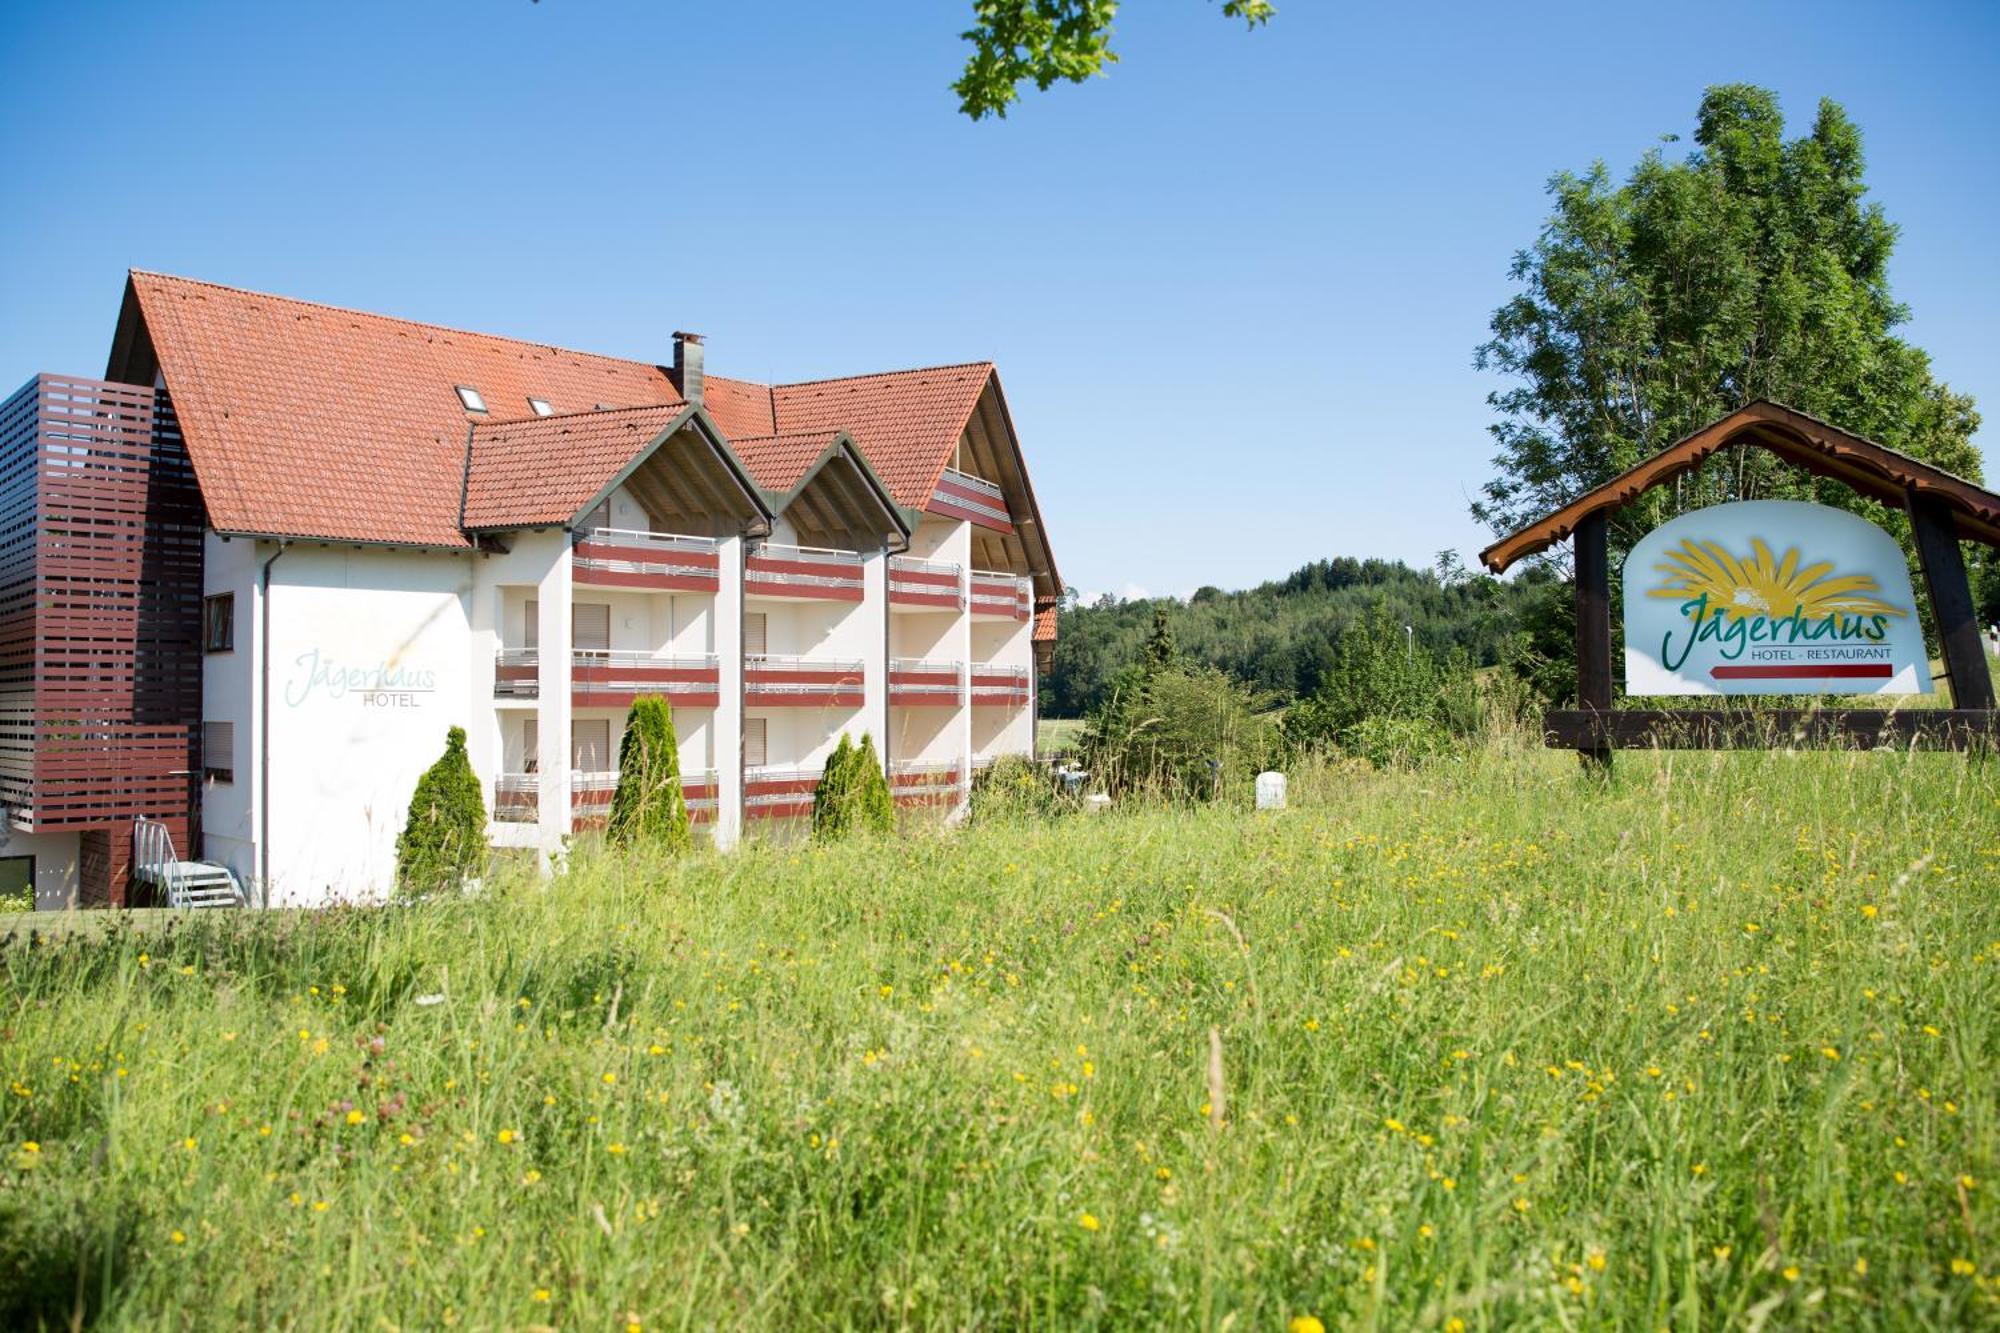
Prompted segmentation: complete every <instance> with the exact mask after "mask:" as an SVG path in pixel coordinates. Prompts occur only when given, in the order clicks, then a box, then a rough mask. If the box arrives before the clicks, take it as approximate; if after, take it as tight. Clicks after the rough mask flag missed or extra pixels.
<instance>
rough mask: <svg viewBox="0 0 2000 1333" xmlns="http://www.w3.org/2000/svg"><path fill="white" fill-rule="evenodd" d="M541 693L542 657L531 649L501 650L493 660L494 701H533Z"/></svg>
mask: <svg viewBox="0 0 2000 1333" xmlns="http://www.w3.org/2000/svg"><path fill="white" fill-rule="evenodd" d="M541 692H542V655H541V653H540V652H538V651H537V650H535V649H533V648H502V649H501V650H500V651H499V653H498V654H497V655H495V657H494V659H493V696H494V698H496V699H533V698H536V697H538V696H539V695H540V694H541Z"/></svg>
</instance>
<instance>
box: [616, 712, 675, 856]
mask: <svg viewBox="0 0 2000 1333" xmlns="http://www.w3.org/2000/svg"><path fill="white" fill-rule="evenodd" d="M605 833H606V834H607V835H608V836H609V837H610V839H611V841H612V842H613V843H614V844H616V845H617V846H620V847H646V848H649V849H652V850H655V851H662V852H669V853H679V852H685V851H688V850H690V849H691V848H693V846H694V826H693V825H692V824H691V823H690V822H689V820H688V809H687V798H686V796H685V795H684V794H683V792H682V791H681V757H680V740H679V738H678V737H676V736H675V734H674V714H673V709H672V708H671V707H669V706H668V704H667V701H666V700H665V699H662V698H660V697H659V696H657V695H652V694H646V695H641V696H640V697H638V698H637V699H634V700H633V701H632V710H631V711H630V712H629V713H627V714H626V715H625V739H624V740H623V741H622V742H620V744H619V746H618V788H617V790H616V791H614V792H613V793H612V794H611V817H610V820H609V821H608V823H607V824H606V826H605Z"/></svg>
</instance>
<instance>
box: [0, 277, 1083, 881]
mask: <svg viewBox="0 0 2000 1333" xmlns="http://www.w3.org/2000/svg"><path fill="white" fill-rule="evenodd" d="M664 341H665V340H664V339H663V342H664ZM663 350H664V349H663ZM670 350H671V360H670V361H669V362H668V363H667V364H664V365H655V364H650V363H646V362H640V361H628V360H621V359H618V358H614V357H605V356H595V355H590V354H586V353H581V352H573V351H567V350H564V349H561V348H556V347H550V346H546V345H543V344H539V343H530V342H520V341H515V340H513V339H508V338H499V337H492V336H488V335H483V334H473V333H465V332H461V331H458V330H455V329H446V328H440V327H436V326H433V325H428V324H420V323H414V322H410V321H407V320H401V319H391V318H386V317H383V316H380V315H371V314H364V313H360V312H356V311H349V310H340V309H335V308H332V307H328V306H323V305H316V304H312V303H309V302H304V301H296V300H288V299H283V298H279V297H274V296H265V295H259V294H254V293H250V292H245V291H239V290H235V289H232V288H227V287H220V286H216V285H214V284H211V283H205V282H196V281H191V280H188V279H183V278H174V277H167V276H163V275H159V274H152V273H143V272H134V273H132V274H131V275H130V278H129V280H128V282H127V285H126V289H125V295H124V301H123V306H122V309H121V310H120V313H119V318H118V325H117V330H116V334H115V336H114V338H113V342H112V348H111V354H110V359H109V366H108V368H107V370H106V372H105V375H104V377H103V378H102V379H82V378H77V377H70V376H61V375H40V376H37V377H36V378H35V379H33V380H32V381H30V382H29V383H28V384H27V385H26V386H25V387H23V388H22V389H21V390H20V391H19V392H18V393H16V394H15V395H14V396H13V397H12V398H11V399H9V400H8V401H7V402H6V404H5V405H4V407H0V804H4V807H5V809H4V831H0V870H5V871H7V872H8V873H11V874H12V875H13V877H14V878H15V879H16V880H20V879H23V878H25V879H27V880H31V881H32V882H33V883H34V884H35V886H36V899H37V903H38V905H40V906H44V907H58V906H65V905H68V904H70V903H80V904H85V905H98V904H113V905H115V904H122V903H127V902H130V901H134V895H133V893H132V890H131V880H130V862H131V856H132V827H133V821H134V819H135V818H138V817H141V816H144V817H149V818H155V819H160V820H163V821H165V822H166V823H167V824H168V825H169V827H170V828H171V829H172V830H173V833H174V838H175V841H176V843H177V845H178V846H179V848H180V849H181V850H180V854H181V855H182V856H184V857H188V858H190V859H194V858H199V859H203V860H208V861H214V862H219V863H221V864H224V865H227V866H229V867H230V868H231V869H232V870H233V871H234V872H235V873H236V875H237V877H238V879H239V880H240V881H242V883H244V884H245V885H246V886H252V887H253V895H254V896H256V897H259V898H260V899H262V900H263V901H268V902H270V903H272V904H277V905H314V904H320V903H326V902H331V901H337V900H342V899H366V898H371V897H377V896H379V895H380V894H382V893H383V892H384V891H385V890H386V889H387V888H388V886H389V885H390V883H391V881H392V879H393V872H394V847H395V839H396V835H397V833H398V832H399V831H400V829H401V827H402V823H403V820H404V817H405V813H406V811H407V808H408V804H409V800H410V796H411V793H412V791H413V790H414V788H415V785H416V782H417V778H418V777H419V775H420V774H421V773H422V772H423V770H424V769H425V768H426V767H427V766H429V765H430V764H431V763H432V762H433V761H435V760H436V758H437V757H438V755H439V754H440V753H442V751H443V747H444V742H445V733H446V731H447V729H448V728H450V727H452V726H462V727H464V728H465V730H466V732H467V735H468V749H469V752H470V755H471V759H472V764H473V768H474V770H475V771H476V772H477V773H478V775H479V778H480V781H481V783H482V785H483V786H484V788H485V793H486V800H487V809H488V812H489V815H490V817H491V821H492V822H491V825H490V833H491V839H492V842H493V843H494V845H495V846H496V847H502V848H518V849H523V850H524V851H530V850H531V851H533V852H536V853H540V854H542V855H545V856H546V855H553V854H555V853H558V852H559V851H560V849H561V848H562V846H563V844H564V840H565V839H566V838H568V837H570V836H571V835H573V834H575V833H578V832H580V831H584V830H588V829H590V828H592V827H594V826H596V825H598V824H601V822H602V820H603V817H604V814H605V811H606V808H607V806H608V804H609V801H610V795H611V789H612V787H613V785H614V780H615V773H614V770H615V768H616V756H617V751H618V744H619V740H620V735H621V731H622V727H623V723H624V717H625V712H626V709H627V708H628V707H629V706H630V705H631V703H632V701H633V699H634V698H635V697H637V696H639V695H643V694H654V695H660V696H663V697H665V698H666V699H668V700H669V701H670V702H671V704H672V706H673V714H674V722H675V726H676V730H677V733H678V736H679V741H680V759H681V768H682V773H683V778H684V785H685V792H686V795H687V798H688V804H689V807H690V810H691V812H692V813H693V815H694V818H695V819H696V821H697V822H698V823H699V824H700V825H702V826H704V827H705V828H706V829H707V830H708V831H709V834H710V836H712V837H713V839H714V840H715V841H716V842H717V843H718V844H719V845H722V846H729V845H732V844H734V843H735V842H736V841H737V840H738V839H740V838H741V837H743V836H744V834H745V832H746V831H747V830H750V829H754V828H756V827H757V826H759V825H760V824H763V823H769V822H775V821H785V820H789V819H793V818H796V817H798V816H799V815H801V814H803V813H805V812H806V811H808V810H809V809H810V807H811V800H812V791H813V787H814V784H815V782H816V780H817V778H818V773H819V768H820V766H821V764H822V763H823V762H824V760H825V758H826V756H827V754H828V753H829V752H830V751H831V749H832V748H833V746H834V744H835V743H836V742H837V740H838V739H839V737H840V736H841V735H842V734H843V733H845V734H847V735H849V736H852V737H854V738H856V739H858V738H859V737H860V736H861V735H862V734H863V733H864V732H866V733H870V734H872V735H873V736H874V737H875V739H876V742H877V746H878V749H881V750H882V751H883V752H884V753H885V755H886V757H887V759H888V766H889V780H890V782H891V785H892V788H893V790H894V791H895V793H896V796H897V799H898V801H899V802H900V803H903V804H931V805H940V806H944V807H946V808H952V807H956V806H957V805H958V804H959V803H961V802H962V801H963V800H964V799H965V796H966V793H967V791H968V789H969V784H970V782H971V779H972V775H973V773H974V771H975V770H976V769H978V768H979V767H980V766H981V765H983V764H986V763H988V762H990V761H991V760H992V759H994V758H995V757H997V756H1000V755H1003V754H1016V753H1019V754H1026V753H1030V752H1031V751H1032V749H1033V746H1034V718H1035V694H1036V676H1037V673H1038V670H1039V669H1040V668H1041V667H1044V666H1045V665H1046V662H1047V654H1048V653H1049V651H1050V650H1051V649H1052V647H1053V640H1054V630H1055V611H1054V608H1055V603H1056V598H1057V595H1058V593H1059V591H1060V587H1061V585H1060V582H1059V580H1058V578H1057V575H1056V570H1055V565H1054V563H1053V560H1052V558H1051V556H1050V552H1049V547H1048V541H1047V536H1046V534H1045V533H1044V531H1043V529H1042V524H1041V518H1040V514H1039V512H1038V510H1037V508H1036V504H1035V497H1034V491H1033V488H1032V487H1031V486H1030V484H1029V480H1028V474H1027V469H1026V466H1025V464H1024V462H1023V459H1022V453H1021V448H1020V442H1019V440H1018V439H1017V438H1016V436H1015V433H1014V427H1013V423H1012V420H1011V419H1010V417H1009V414H1008V410H1007V403H1006V399H1005V397H1004V396H1003V394H1002V393H1001V388H1000V380H999V376H998V375H997V373H996V372H995V370H994V368H993V367H992V366H991V365H989V364H984V363H979V364H968V365H950V366H939V367H933V368H928V369H920V370H905V371H894V372H889V373H885V374H870V375H858V376H853V377H849V378H844V379H831V380H817V381H811V382H805V383H795V384H761V383H752V382H750V381H747V380H741V379H726V378H724V377H722V376H720V375H713V374H709V373H707V370H706V367H705V365H704V357H703V353H704V348H703V346H702V342H701V339H700V338H698V337H696V336H694V335H691V334H674V335H673V338H672V342H671V349H670Z"/></svg>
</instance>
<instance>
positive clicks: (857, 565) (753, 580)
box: [743, 542, 861, 602]
mask: <svg viewBox="0 0 2000 1333" xmlns="http://www.w3.org/2000/svg"><path fill="white" fill-rule="evenodd" d="M743 591H744V593H745V594H747V595H749V596H751V597H811V598H817V599H819V600H822V601H831V602H858V601H860V600H861V557H860V556H858V555H856V554H855V553H854V552H852V551H832V550H826V549H823V548H821V547H817V546H777V545H773V544H771V543H768V542H767V543H765V544H764V545H763V546H760V547H758V548H757V550H756V551H755V552H753V553H752V554H751V555H750V557H749V559H748V560H747V561H746V562H745V566H744V571H743Z"/></svg>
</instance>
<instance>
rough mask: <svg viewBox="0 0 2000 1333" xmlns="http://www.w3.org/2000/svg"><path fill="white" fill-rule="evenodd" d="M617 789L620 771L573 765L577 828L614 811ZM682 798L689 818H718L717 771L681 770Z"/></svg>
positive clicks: (589, 825)
mask: <svg viewBox="0 0 2000 1333" xmlns="http://www.w3.org/2000/svg"><path fill="white" fill-rule="evenodd" d="M617 790H618V774H617V772H616V771H615V770H612V771H585V770H582V769H573V770H571V772H570V775H569V803H570V822H571V825H572V826H573V827H574V828H576V829H578V830H582V829H588V828H597V827H599V826H601V825H602V824H603V823H604V821H605V819H606V818H607V817H608V816H609V815H610V813H611V797H612V795H613V794H614V793H615V792H617ZM681 799H682V800H684V801H686V802H687V810H688V819H689V821H690V822H692V823H696V824H705V823H707V822H709V821H710V820H712V819H714V818H715V800H716V786H715V771H714V770H713V769H691V770H688V771H685V772H683V773H682V774H681Z"/></svg>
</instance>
